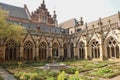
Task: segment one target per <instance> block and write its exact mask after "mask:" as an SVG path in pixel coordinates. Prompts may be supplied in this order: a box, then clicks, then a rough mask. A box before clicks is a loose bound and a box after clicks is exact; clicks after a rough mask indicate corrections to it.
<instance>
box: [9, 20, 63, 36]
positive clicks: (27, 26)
mask: <svg viewBox="0 0 120 80" xmlns="http://www.w3.org/2000/svg"><path fill="white" fill-rule="evenodd" d="M7 21H8V22H11V23H15V24H18V25H19V24H20V22H19V21H12V20H10V21H9V20H7ZM21 24H22V26H23V27H25V29H30V30H35V29H36V28H37V27H39V29H40V31H42V32H51V33H58V34H60V33H61V31H62V30H65V29H63V28H60V27H49V26H47V25H46V26H45V25H40V24H39V25H37V24H34V23H26V22H22V23H21Z"/></svg>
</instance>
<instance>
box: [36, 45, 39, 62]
mask: <svg viewBox="0 0 120 80" xmlns="http://www.w3.org/2000/svg"><path fill="white" fill-rule="evenodd" d="M36 60H37V61H39V46H36Z"/></svg>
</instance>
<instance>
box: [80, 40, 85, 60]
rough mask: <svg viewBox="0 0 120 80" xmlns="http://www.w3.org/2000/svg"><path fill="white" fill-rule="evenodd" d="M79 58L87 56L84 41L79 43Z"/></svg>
mask: <svg viewBox="0 0 120 80" xmlns="http://www.w3.org/2000/svg"><path fill="white" fill-rule="evenodd" d="M79 58H80V59H84V58H85V44H84V43H83V42H82V41H81V42H80V43H79Z"/></svg>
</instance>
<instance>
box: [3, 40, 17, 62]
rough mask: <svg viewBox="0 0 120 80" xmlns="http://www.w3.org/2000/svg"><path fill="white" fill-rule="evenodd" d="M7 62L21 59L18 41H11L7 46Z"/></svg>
mask: <svg viewBox="0 0 120 80" xmlns="http://www.w3.org/2000/svg"><path fill="white" fill-rule="evenodd" d="M5 46H6V48H5V60H7V61H15V60H17V58H18V57H19V54H18V46H17V43H16V41H14V40H12V39H10V40H8V41H7V42H6V44H5Z"/></svg>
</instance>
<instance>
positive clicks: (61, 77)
mask: <svg viewBox="0 0 120 80" xmlns="http://www.w3.org/2000/svg"><path fill="white" fill-rule="evenodd" d="M66 79H67V76H66V73H65V72H64V71H62V72H61V73H60V74H59V75H58V77H57V80H66Z"/></svg>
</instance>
